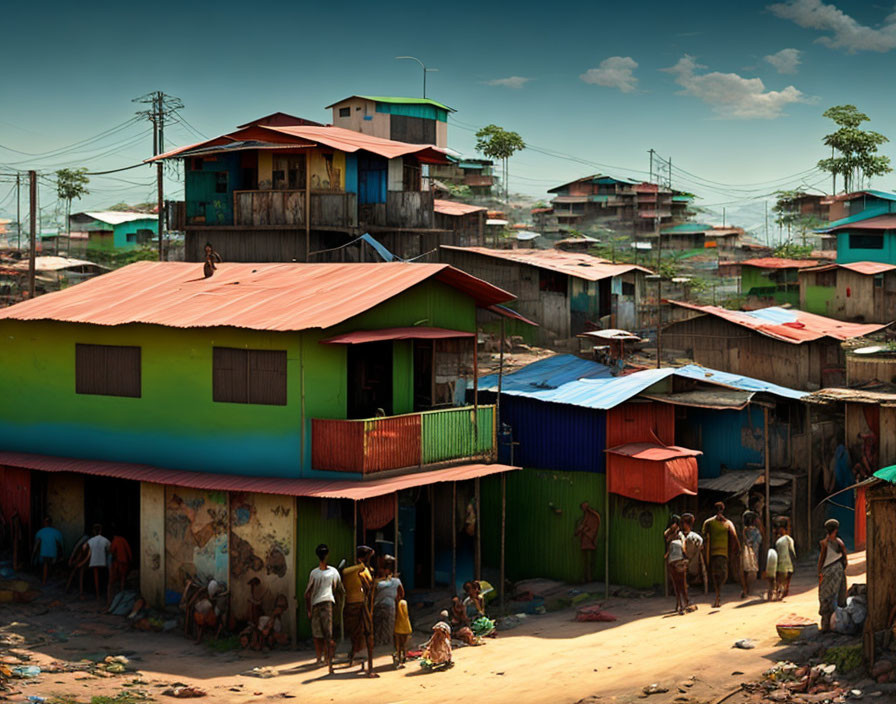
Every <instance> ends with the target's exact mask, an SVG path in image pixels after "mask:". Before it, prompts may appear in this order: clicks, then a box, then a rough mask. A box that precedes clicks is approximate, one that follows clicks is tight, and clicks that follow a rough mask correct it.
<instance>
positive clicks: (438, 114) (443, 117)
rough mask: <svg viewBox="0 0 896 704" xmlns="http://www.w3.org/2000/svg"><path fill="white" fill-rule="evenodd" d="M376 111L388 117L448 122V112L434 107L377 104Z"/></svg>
mask: <svg viewBox="0 0 896 704" xmlns="http://www.w3.org/2000/svg"><path fill="white" fill-rule="evenodd" d="M376 111H377V112H383V113H387V114H389V115H404V116H405V117H422V118H423V119H425V120H438V121H439V122H448V111H447V110H445V109H444V108H438V107H436V106H435V105H417V104H414V103H411V104H407V105H404V104H401V103H377V104H376Z"/></svg>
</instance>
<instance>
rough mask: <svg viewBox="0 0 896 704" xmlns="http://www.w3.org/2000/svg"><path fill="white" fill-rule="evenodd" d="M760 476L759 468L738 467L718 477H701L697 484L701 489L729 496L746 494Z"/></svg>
mask: <svg viewBox="0 0 896 704" xmlns="http://www.w3.org/2000/svg"><path fill="white" fill-rule="evenodd" d="M761 476H762V471H761V470H756V469H738V470H734V471H730V472H722V473H721V474H720V475H719V476H718V477H703V478H701V479H700V480H699V482H698V484H697V486H698V487H699V488H700V490H701V491H717V492H719V493H721V494H728V495H729V496H740V495H741V494H746V493H747V492H748V491H749V490H750V488H751V487H752V486H753V485H754V484H755V483H756V482H757V481H758V480H759V477H761Z"/></svg>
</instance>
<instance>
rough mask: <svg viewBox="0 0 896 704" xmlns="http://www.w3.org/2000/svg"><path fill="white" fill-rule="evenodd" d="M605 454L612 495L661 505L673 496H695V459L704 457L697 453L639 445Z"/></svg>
mask: <svg viewBox="0 0 896 704" xmlns="http://www.w3.org/2000/svg"><path fill="white" fill-rule="evenodd" d="M606 453H607V485H608V490H609V492H610V493H612V494H618V495H620V496H625V497H628V498H630V499H635V500H636V501H649V502H651V503H657V504H664V503H667V502H668V501H670V500H672V499H674V498H675V497H676V496H681V495H682V494H688V495H690V496H693V495H695V494H696V493H697V475H698V470H697V457H698V456H699V455H702V454H703V453H702V452H700V451H699V450H689V449H687V448H685V447H676V446H674V445H657V444H653V443H644V442H638V443H629V444H627V445H619V446H618V447H613V448H611V449H609V450H606Z"/></svg>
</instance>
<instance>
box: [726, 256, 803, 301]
mask: <svg viewBox="0 0 896 704" xmlns="http://www.w3.org/2000/svg"><path fill="white" fill-rule="evenodd" d="M769 273H775V274H776V275H778V276H785V270H783V269H762V268H761V267H756V266H744V267H742V268H741V275H740V290H741V291H742V292H743V294H744V295H747V296H749V295H753V296H760V297H762V298H771V299H772V300H774V302H775V303H776V304H778V305H784V304H788V303H789V304H790V305H792V306H796V307H798V306H799V304H800V286H799V280H798V278H797V272H796V270H795V269H794V270H786V277H787V281H788V282H790V281H791V280H792V283H788V284H786V285H785V284H784V283H778V282H777V281H773V280H772V279H771V278H769V276H768V275H767V274H769ZM763 274H766V275H763Z"/></svg>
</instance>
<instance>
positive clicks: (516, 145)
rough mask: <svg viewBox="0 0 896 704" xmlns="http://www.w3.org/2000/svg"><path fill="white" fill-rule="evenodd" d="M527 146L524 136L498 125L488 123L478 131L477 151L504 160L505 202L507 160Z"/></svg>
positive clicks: (505, 194) (506, 197)
mask: <svg viewBox="0 0 896 704" xmlns="http://www.w3.org/2000/svg"><path fill="white" fill-rule="evenodd" d="M525 148H526V143H525V142H523V138H522V137H520V136H519V135H518V134H517V133H516V132H510V131H508V130H505V129H503V128H502V127H498V126H497V125H486V126H485V127H483V128H482V129H481V130H479V131H478V132H477V133H476V151H477V152H479V153H481V154H483V155H485V156H487V157H488V158H489V159H500V160H501V161H502V170H503V179H504V202H505V203H506V202H507V199H508V195H507V194H508V191H507V179H508V171H507V160H508V159H509V158H510V157H512V156H513V155H514V154H515V153H516V152H518V151H520V150H521V149H525Z"/></svg>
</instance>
